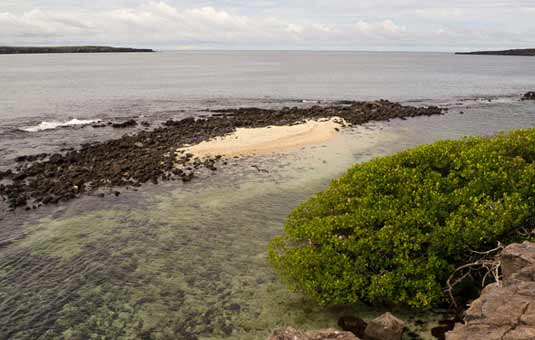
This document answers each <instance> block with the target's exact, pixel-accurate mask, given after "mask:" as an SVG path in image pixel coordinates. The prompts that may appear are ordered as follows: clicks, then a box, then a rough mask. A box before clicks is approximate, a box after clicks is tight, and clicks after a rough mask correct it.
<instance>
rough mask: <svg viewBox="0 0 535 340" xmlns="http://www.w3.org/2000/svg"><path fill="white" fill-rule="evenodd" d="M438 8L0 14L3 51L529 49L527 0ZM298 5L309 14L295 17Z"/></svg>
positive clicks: (533, 8) (60, 9) (19, 10)
mask: <svg viewBox="0 0 535 340" xmlns="http://www.w3.org/2000/svg"><path fill="white" fill-rule="evenodd" d="M45 3H46V1H45ZM229 3H230V4H229ZM441 3H443V2H438V1H426V2H425V6H423V5H422V4H423V2H422V1H416V0H399V1H395V2H394V1H386V0H377V1H366V0H365V1H360V2H359V3H358V4H357V5H355V4H348V2H347V1H339V0H331V1H329V2H326V1H325V0H309V1H306V2H304V1H297V0H295V1H289V2H285V3H284V4H283V3H282V2H281V3H278V2H277V1H267V0H266V1H250V2H248V3H247V4H246V5H245V4H243V3H240V2H239V1H238V2H232V1H225V2H223V3H219V2H215V3H214V2H210V1H207V2H205V3H204V4H202V6H195V4H194V3H191V4H187V3H186V4H185V6H184V4H182V6H179V5H177V4H174V3H172V2H164V1H159V2H157V1H150V2H141V3H138V2H134V1H126V2H121V4H122V5H121V6H106V5H105V4H104V3H102V4H101V3H99V2H98V1H96V2H95V3H94V4H93V6H95V7H87V6H84V5H80V6H76V7H68V6H39V7H38V6H35V5H34V4H33V3H31V2H22V3H19V5H15V3H14V2H13V3H12V5H11V6H9V1H8V5H7V8H8V9H10V10H8V11H4V12H2V9H0V45H65V44H109V45H124V46H126V45H128V46H144V47H154V48H159V49H180V48H195V49H203V48H229V49H233V48H244V49H248V48H251V49H349V50H362V49H372V50H373V49H385V50H454V49H467V48H502V47H503V48H506V47H511V48H513V47H529V46H535V36H534V35H533V34H530V33H529V32H534V31H535V23H534V22H535V20H532V19H533V17H535V5H531V4H530V3H531V1H508V2H507V1H506V2H504V1H502V2H499V3H495V4H493V3H492V2H485V3H483V2H481V1H479V0H477V1H464V2H461V1H452V2H448V7H447V8H444V7H441V5H440V4H441ZM504 3H506V4H507V6H504ZM218 5H219V6H218ZM300 5H301V6H306V10H302V11H298V8H299V6H300ZM303 8H304V7H303ZM281 9H285V10H284V11H281Z"/></svg>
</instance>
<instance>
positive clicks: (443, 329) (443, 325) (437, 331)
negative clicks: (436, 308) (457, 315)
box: [431, 320, 455, 340]
mask: <svg viewBox="0 0 535 340" xmlns="http://www.w3.org/2000/svg"><path fill="white" fill-rule="evenodd" d="M454 328H455V320H441V321H439V326H436V327H433V328H432V329H431V335H432V336H433V337H434V338H435V339H438V340H445V339H446V333H448V332H449V331H451V330H453V329H454Z"/></svg>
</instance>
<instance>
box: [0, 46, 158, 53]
mask: <svg viewBox="0 0 535 340" xmlns="http://www.w3.org/2000/svg"><path fill="white" fill-rule="evenodd" d="M132 52H136V53H138V52H144V53H146V52H154V50H152V49H148V48H128V47H109V46H49V47H33V46H0V54H36V53H132Z"/></svg>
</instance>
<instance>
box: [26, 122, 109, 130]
mask: <svg viewBox="0 0 535 340" xmlns="http://www.w3.org/2000/svg"><path fill="white" fill-rule="evenodd" d="M98 122H100V119H85V120H84V119H71V120H69V121H66V122H58V121H50V122H41V123H39V125H35V126H30V127H27V128H24V129H21V130H22V131H26V132H38V131H43V130H52V129H57V128H60V127H67V126H76V125H88V124H93V123H98Z"/></svg>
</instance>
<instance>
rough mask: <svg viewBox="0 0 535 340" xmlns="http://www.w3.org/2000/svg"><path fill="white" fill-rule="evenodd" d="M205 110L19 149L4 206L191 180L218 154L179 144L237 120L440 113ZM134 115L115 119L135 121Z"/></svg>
mask: <svg viewBox="0 0 535 340" xmlns="http://www.w3.org/2000/svg"><path fill="white" fill-rule="evenodd" d="M212 112H215V113H219V115H214V116H211V117H206V118H197V119H195V118H185V119H182V120H179V121H174V120H169V121H167V122H165V123H164V124H163V125H164V126H163V127H158V128H155V129H154V130H151V131H149V130H143V131H141V132H139V133H137V134H134V135H124V136H123V137H121V138H118V139H113V140H109V141H105V142H101V143H91V144H83V145H81V146H80V148H79V149H77V150H66V151H65V152H63V153H56V154H52V155H48V157H47V158H46V157H45V155H44V154H43V155H38V156H29V157H24V156H22V157H20V158H19V161H21V162H24V166H19V167H16V168H15V169H12V170H7V171H4V172H0V179H2V178H3V179H7V180H8V181H9V183H7V184H5V185H2V186H0V197H2V198H4V199H6V200H7V203H8V204H9V206H10V208H16V207H23V206H24V205H25V204H27V202H28V201H29V202H31V204H40V203H41V204H54V203H58V202H60V201H67V200H71V199H73V198H75V197H76V196H78V195H82V194H87V193H95V192H97V193H98V189H99V188H101V189H104V188H110V189H112V188H118V187H134V188H135V187H139V186H141V185H142V184H143V183H148V182H152V183H154V184H157V183H159V182H160V181H168V180H182V181H183V182H190V181H192V180H193V179H194V178H195V171H196V170H197V169H198V168H201V167H202V168H206V169H209V170H212V171H217V169H218V168H217V167H216V164H218V162H222V163H223V164H224V161H225V160H224V159H222V157H220V156H218V157H212V158H211V159H204V160H202V161H201V160H197V161H196V160H195V158H194V155H192V154H189V153H188V154H184V153H180V152H178V153H177V151H176V150H177V149H178V148H180V147H182V146H184V145H186V144H188V145H193V144H197V143H200V142H202V141H206V140H209V139H212V138H214V137H219V136H224V135H226V134H229V133H232V132H234V131H235V130H236V129H237V128H241V127H246V128H259V127H267V126H282V125H295V124H299V123H301V122H304V121H307V120H318V119H323V118H332V117H340V118H343V119H344V120H345V122H346V123H347V124H349V125H360V124H364V123H367V122H371V121H388V120H391V119H395V118H400V119H401V118H409V117H417V116H431V115H440V114H443V113H444V110H443V109H441V108H438V107H434V106H431V107H414V106H405V105H401V104H398V103H393V102H390V101H387V100H379V101H374V102H347V103H346V104H344V105H340V104H331V105H315V106H311V107H305V108H302V107H291V108H290V107H285V108H283V109H281V110H266V109H259V108H239V109H230V110H220V111H212ZM135 125H137V123H136V122H135V121H134V120H130V121H126V122H123V123H116V124H115V126H114V127H117V128H118V127H121V128H122V127H128V126H135Z"/></svg>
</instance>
